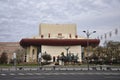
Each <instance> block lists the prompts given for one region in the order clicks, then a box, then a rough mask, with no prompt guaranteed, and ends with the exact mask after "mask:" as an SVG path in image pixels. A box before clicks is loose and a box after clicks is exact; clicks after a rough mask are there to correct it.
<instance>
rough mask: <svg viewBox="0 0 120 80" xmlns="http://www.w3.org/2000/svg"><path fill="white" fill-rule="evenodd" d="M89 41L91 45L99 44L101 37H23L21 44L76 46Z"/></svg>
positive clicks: (23, 45) (85, 44)
mask: <svg viewBox="0 0 120 80" xmlns="http://www.w3.org/2000/svg"><path fill="white" fill-rule="evenodd" d="M87 41H88V42H89V45H90V46H93V47H95V46H97V45H99V43H100V40H99V39H29V38H26V39H22V40H21V41H20V45H21V46H22V47H27V46H30V45H33V46H41V45H49V46H74V45H81V46H83V47H86V46H87Z"/></svg>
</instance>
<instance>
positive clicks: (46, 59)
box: [42, 52, 52, 62]
mask: <svg viewBox="0 0 120 80" xmlns="http://www.w3.org/2000/svg"><path fill="white" fill-rule="evenodd" d="M42 58H43V59H44V60H45V62H48V61H50V60H51V59H52V58H51V55H50V54H47V53H46V52H45V53H44V54H43V55H42Z"/></svg>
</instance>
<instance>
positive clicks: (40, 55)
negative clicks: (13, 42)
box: [38, 52, 42, 66]
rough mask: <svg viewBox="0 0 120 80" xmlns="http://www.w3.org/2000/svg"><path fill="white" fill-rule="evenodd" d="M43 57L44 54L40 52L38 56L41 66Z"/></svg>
mask: <svg viewBox="0 0 120 80" xmlns="http://www.w3.org/2000/svg"><path fill="white" fill-rule="evenodd" d="M41 57H42V53H41V52H40V53H39V54H38V63H39V65H40V66H41Z"/></svg>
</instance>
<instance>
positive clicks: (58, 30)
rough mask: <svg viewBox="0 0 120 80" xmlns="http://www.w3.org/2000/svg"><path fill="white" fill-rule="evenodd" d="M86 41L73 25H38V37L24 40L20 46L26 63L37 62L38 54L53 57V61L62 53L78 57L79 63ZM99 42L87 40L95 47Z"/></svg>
mask: <svg viewBox="0 0 120 80" xmlns="http://www.w3.org/2000/svg"><path fill="white" fill-rule="evenodd" d="M87 40H88V39H86V38H83V37H81V36H78V35H77V28H76V25H75V24H40V26H39V36H34V37H32V38H24V39H22V40H21V41H20V45H21V46H22V47H24V48H26V50H27V54H26V61H27V62H37V61H38V55H39V53H40V54H43V53H45V52H46V53H48V54H50V55H51V56H52V57H54V58H55V61H56V60H57V57H58V56H60V55H61V53H62V52H63V53H64V54H67V53H72V54H75V55H78V57H79V61H80V62H81V61H82V55H81V53H82V49H81V47H86V46H87ZM99 42H100V41H99V40H98V39H89V45H91V46H97V45H98V44H99ZM52 61H53V59H52Z"/></svg>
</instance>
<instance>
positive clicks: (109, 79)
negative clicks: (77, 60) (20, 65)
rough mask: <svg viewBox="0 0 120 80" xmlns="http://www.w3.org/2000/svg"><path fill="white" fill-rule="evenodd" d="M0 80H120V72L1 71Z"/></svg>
mask: <svg viewBox="0 0 120 80" xmlns="http://www.w3.org/2000/svg"><path fill="white" fill-rule="evenodd" d="M0 80H120V71H94V70H91V71H87V70H85V71H74V70H72V71H71V70H67V71H66V70H61V71H59V70H45V71H44V70H39V71H36V70H33V71H1V72H0Z"/></svg>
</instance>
